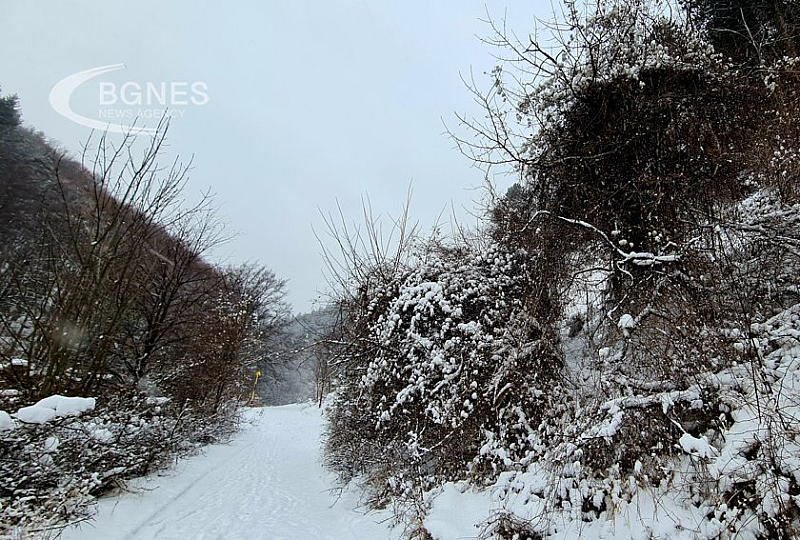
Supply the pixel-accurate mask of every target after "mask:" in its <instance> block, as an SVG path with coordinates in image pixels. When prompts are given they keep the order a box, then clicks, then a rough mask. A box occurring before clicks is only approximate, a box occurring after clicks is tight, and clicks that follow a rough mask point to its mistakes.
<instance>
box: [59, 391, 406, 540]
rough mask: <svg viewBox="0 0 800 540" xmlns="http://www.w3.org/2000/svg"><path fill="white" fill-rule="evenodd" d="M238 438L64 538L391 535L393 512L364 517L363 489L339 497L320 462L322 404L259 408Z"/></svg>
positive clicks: (137, 484) (118, 499) (108, 505)
mask: <svg viewBox="0 0 800 540" xmlns="http://www.w3.org/2000/svg"><path fill="white" fill-rule="evenodd" d="M247 414H248V415H249V417H250V418H251V419H252V420H253V423H252V425H247V424H245V425H244V427H243V429H242V432H240V433H238V434H237V435H236V437H235V439H234V440H233V442H232V443H230V444H227V445H215V446H210V447H208V448H206V449H205V450H204V452H203V454H202V455H199V456H196V457H193V458H190V459H187V460H184V461H182V462H181V463H179V464H178V466H177V467H176V468H175V469H174V470H172V471H170V472H168V473H166V474H165V475H164V476H153V477H148V478H145V479H139V480H136V481H134V482H133V483H132V487H133V488H134V490H135V492H134V493H126V494H123V495H121V496H115V497H109V498H104V499H103V500H101V501H100V503H99V505H98V515H97V517H96V519H95V520H94V521H93V522H90V523H84V524H82V525H80V526H76V527H73V528H71V529H68V530H67V531H65V532H64V534H63V535H62V537H61V538H63V539H64V540H101V539H102V540H115V539H119V540H145V539H147V540H150V539H158V540H171V539H175V540H178V539H180V540H201V539H207V540H212V539H213V540H217V539H226V540H227V539H247V540H254V539H265V540H306V539H309V540H312V539H313V540H317V539H319V540H322V539H328V540H350V539H357V540H372V539H374V540H387V539H391V538H397V537H398V536H399V534H400V531H399V529H398V530H392V529H390V528H389V526H388V525H387V524H385V523H379V522H380V521H382V520H385V519H386V517H387V516H386V515H381V514H374V513H372V514H367V515H365V514H364V509H363V508H361V507H360V506H359V500H358V494H357V493H354V492H345V493H344V494H343V496H342V497H341V498H339V499H338V500H337V493H336V491H335V490H333V487H334V485H335V483H334V477H333V475H331V474H330V473H327V472H326V471H324V470H323V468H322V466H321V465H320V434H321V431H322V428H323V420H322V418H321V415H320V412H319V409H317V408H316V407H313V406H308V405H291V406H287V407H274V408H265V409H253V410H250V411H248V413H247Z"/></svg>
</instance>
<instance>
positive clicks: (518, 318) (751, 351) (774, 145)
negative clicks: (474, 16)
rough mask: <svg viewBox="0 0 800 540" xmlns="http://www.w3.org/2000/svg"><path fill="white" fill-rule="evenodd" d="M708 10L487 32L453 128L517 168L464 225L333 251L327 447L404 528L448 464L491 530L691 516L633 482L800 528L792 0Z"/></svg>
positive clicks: (703, 520) (721, 510) (675, 498)
mask: <svg viewBox="0 0 800 540" xmlns="http://www.w3.org/2000/svg"><path fill="white" fill-rule="evenodd" d="M723 4H725V5H726V6H727V3H720V2H699V1H698V2H687V3H684V5H687V6H689V7H690V8H691V9H688V10H685V11H680V10H679V9H678V6H676V5H674V4H669V3H667V2H647V1H644V0H642V1H636V2H615V1H598V2H592V3H588V4H587V5H583V4H581V5H579V4H578V3H575V2H566V3H565V9H564V14H565V19H566V20H565V21H562V22H560V23H554V24H553V26H552V27H551V28H552V29H553V32H554V34H553V36H554V39H553V41H554V42H555V43H556V45H555V46H554V47H547V46H545V45H544V44H543V42H541V41H539V40H537V39H536V35H535V34H531V35H530V36H529V37H528V38H527V39H525V40H523V41H515V40H512V39H511V37H510V36H509V35H508V34H505V33H503V32H501V31H498V30H497V27H496V26H494V25H493V26H492V28H493V29H495V31H496V34H495V36H493V38H490V39H488V40H487V42H489V43H494V44H495V45H497V46H498V47H500V48H501V50H502V51H503V52H502V54H505V55H506V56H505V59H506V60H507V61H506V62H505V63H503V64H501V65H500V66H498V67H497V68H496V69H495V70H494V71H493V72H492V77H493V81H492V82H493V84H492V87H491V90H489V91H488V92H486V93H482V92H480V91H479V90H478V89H476V88H473V89H472V90H473V93H474V95H475V96H476V98H477V99H478V101H479V102H480V103H482V104H483V105H484V107H485V115H484V116H483V117H482V118H480V119H478V120H475V121H471V120H468V119H463V120H464V125H463V126H462V128H463V130H464V131H465V132H466V133H465V134H463V133H462V134H459V135H457V136H456V140H457V142H458V143H459V146H460V148H461V149H462V151H464V152H465V153H467V154H468V155H470V157H472V158H473V159H474V160H475V161H476V162H478V163H482V164H488V165H489V166H506V167H507V166H509V165H510V166H511V167H512V170H513V172H514V173H516V174H517V175H518V182H517V183H516V184H515V185H514V186H513V187H512V188H511V189H509V190H508V192H507V193H506V194H505V195H504V196H499V197H496V198H495V199H494V200H492V202H491V203H490V205H489V208H488V209H487V214H488V220H487V225H486V228H485V230H484V231H481V232H479V233H476V234H475V235H474V236H472V237H470V236H469V235H466V234H464V235H462V237H461V238H460V239H454V240H452V241H449V242H447V241H446V242H442V241H438V240H437V241H431V242H425V241H420V242H418V244H416V245H413V246H410V245H408V244H406V245H403V246H401V247H402V249H401V250H400V251H402V254H401V255H402V256H398V257H395V258H394V259H393V260H395V261H397V260H400V261H402V264H394V265H392V266H387V265H386V264H385V262H386V258H385V257H384V256H383V255H381V254H380V250H375V249H373V250H372V251H371V252H372V253H378V254H379V256H377V257H372V258H371V257H370V256H369V253H370V250H369V249H367V250H365V251H366V253H367V254H368V255H366V256H364V257H360V258H359V257H353V256H352V255H350V256H348V257H349V258H348V261H349V262H350V268H351V272H350V274H348V277H347V279H340V280H339V283H340V295H341V296H340V301H339V306H340V309H341V312H342V319H341V320H342V324H341V325H340V327H339V329H338V333H335V334H334V335H333V336H332V337H331V340H330V343H331V344H332V348H333V350H334V353H335V354H336V355H338V356H336V357H337V358H338V359H339V364H338V365H340V366H344V369H343V371H341V372H340V377H339V386H338V391H337V392H336V393H335V395H334V399H333V402H332V408H331V410H330V418H331V433H330V439H329V449H328V455H329V458H330V461H331V463H332V464H333V465H334V466H336V467H337V468H339V470H340V471H342V473H343V474H344V476H345V477H346V478H350V477H353V476H358V475H360V476H361V478H362V479H363V480H365V482H366V485H367V486H368V488H369V489H370V490H371V491H372V493H373V495H375V501H377V502H386V501H395V502H396V501H405V502H407V503H409V504H408V505H407V506H405V507H404V508H405V510H409V509H410V511H411V512H412V515H411V518H410V519H411V520H412V524H414V526H413V527H412V529H413V531H415V532H416V533H418V534H420V535H422V536H423V537H424V536H425V534H427V533H426V532H425V531H424V527H423V522H424V514H425V513H426V512H427V510H428V504H429V503H430V494H431V493H434V492H435V489H436V487H437V486H440V485H441V483H442V482H445V481H451V482H454V481H461V480H468V481H469V482H471V483H473V484H474V485H477V486H484V485H491V486H492V493H493V495H492V496H493V497H494V499H493V500H495V502H496V507H495V508H494V514H492V515H489V516H486V517H487V518H488V519H487V520H486V522H485V527H484V529H483V535H484V537H486V538H489V537H492V538H512V537H513V538H517V537H529V538H540V537H546V536H548V535H551V534H556V533H558V534H564V533H563V530H564V527H567V530H570V529H569V527H572V526H573V525H569V524H570V523H574V527H575V528H576V529H575V530H583V528H584V527H589V528H591V527H592V526H593V525H592V524H593V523H595V522H604V521H607V522H614V523H618V522H619V521H618V520H620V519H622V520H629V519H631V516H634V517H635V516H636V515H638V516H639V517H638V518H636V519H639V520H641V521H642V527H644V529H642V530H650V531H652V530H655V528H658V527H667V528H668V529H669V530H670V531H672V532H670V533H664V534H670V535H671V534H675V535H680V534H683V533H682V532H680V531H682V530H684V529H681V527H682V525H681V524H680V523H679V522H680V520H672V517H670V518H669V519H667V521H669V523H666V521H664V522H660V521H658V520H659V519H661V518H659V517H658V514H659V513H658V512H654V511H651V510H647V508H649V507H648V506H646V504H649V503H644V502H642V501H643V500H645V499H644V498H645V497H652V498H656V499H658V500H662V501H664V504H665V505H666V507H667V508H668V510H667V511H666V513H667V514H670V513H674V512H682V513H685V514H686V515H691V516H693V517H692V518H691V519H692V520H694V521H692V523H693V524H694V525H693V526H694V527H696V530H695V529H693V530H694V532H696V533H697V534H698V535H699V536H700V537H703V538H718V537H728V536H731V537H735V536H737V535H739V536H742V537H748V538H768V537H769V538H775V537H780V538H792V537H794V536H795V535H796V534H797V532H798V530H800V511H799V510H798V507H797V506H796V505H795V504H794V503H793V502H792V501H794V500H796V496H797V495H798V494H799V493H800V481H798V478H800V462H798V461H797V460H795V459H794V458H793V457H791V455H792V452H793V450H787V449H794V448H797V446H796V444H797V442H796V441H797V440H798V439H797V437H798V435H800V433H799V432H798V429H797V425H798V424H797V421H798V419H800V410H798V409H797V403H798V397H800V387H798V385H796V384H795V383H794V381H795V379H796V377H795V374H794V368H793V367H792V366H794V365H795V364H796V361H797V356H798V355H797V354H796V352H797V351H796V349H795V345H796V343H795V342H794V341H793V340H794V339H795V338H794V337H793V336H795V334H794V328H795V326H796V323H797V321H798V319H797V317H796V313H797V309H798V306H799V305H800V304H798V302H800V297H798V291H800V287H799V286H800V280H798V277H797V276H798V275H799V274H798V269H800V266H799V265H798V250H797V248H798V246H800V227H798V225H800V220H798V217H797V216H798V210H799V209H798V206H797V204H796V203H797V199H796V196H797V189H796V186H797V173H798V168H797V165H796V159H797V158H796V156H797V154H796V149H797V135H798V133H799V132H798V130H797V125H798V120H797V119H798V117H800V115H798V113H800V109H798V105H800V101H798V94H797V92H798V90H800V88H799V87H798V80H797V78H796V75H795V74H794V68H793V66H795V65H796V61H797V60H796V59H795V58H792V57H791V56H790V55H792V54H793V51H794V45H793V43H795V40H796V36H797V33H796V32H795V31H794V29H793V28H795V26H793V25H794V22H793V20H794V19H793V18H794V13H795V12H796V11H795V10H796V6H795V5H794V3H792V2H774V3H772V2H768V3H763V5H761V4H758V3H756V4H753V5H752V6H749V7H746V8H745V7H744V4H742V5H741V6H739V8H741V9H739V15H740V16H741V17H744V18H741V17H739V18H737V17H734V16H732V15H731V13H732V11H730V10H731V9H733V8H730V9H729V8H727V7H726V8H725V9H727V10H728V11H725V10H723V9H722V8H721V7H720V6H722V5H723ZM767 4H769V5H767ZM737 5H738V4H737ZM737 9H738V8H737ZM740 23H741V24H740ZM742 25H747V26H748V28H749V29H750V31H751V32H752V36H748V38H747V39H744V37H743V35H742V32H741V30H742ZM727 34H731V35H735V36H736V39H733V40H728V39H727V37H726V36H727ZM768 50H769V54H766V52H767V51H768ZM754 53H757V56H758V61H757V62H755V63H754V62H752V56H753V54H754ZM339 244H340V245H344V246H352V245H353V244H354V242H347V241H340V242H339ZM373 245H374V243H368V246H367V247H370V246H373ZM339 273H340V274H341V271H339ZM778 336H784V338H783V339H781V338H779V337H778ZM778 388H780V390H778ZM356 433H357V434H358V436H357V437H354V436H353V434H356ZM456 485H457V486H458V485H462V484H456ZM459 489H460V488H459ZM430 490H433V491H430ZM647 500H650V499H647ZM667 501H669V502H667ZM680 501H684V502H680ZM685 501H691V503H686V502H685ZM723 501H724V504H723ZM434 505H435V502H434ZM637 505H642V506H637ZM656 506H658V505H656ZM642 509H644V510H642ZM673 511H674V512H673ZM626 512H628V513H626ZM637 513H638V514H637ZM645 514H646V515H645ZM623 516H624V517H623ZM406 517H407V518H408V517H409V516H406ZM670 520H672V521H670ZM676 522H677V523H678V525H675V523H676ZM670 527H672V528H670ZM632 530H633V529H632ZM664 530H667V529H664ZM620 534H623V533H622V532H620ZM632 534H633V535H634V536H635V534H634V533H632ZM515 535H518V536H515Z"/></svg>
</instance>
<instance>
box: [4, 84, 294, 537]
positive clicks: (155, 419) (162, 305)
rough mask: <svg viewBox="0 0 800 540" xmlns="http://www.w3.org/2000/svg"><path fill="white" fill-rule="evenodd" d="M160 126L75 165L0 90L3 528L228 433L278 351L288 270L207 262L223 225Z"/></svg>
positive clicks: (95, 146)
mask: <svg viewBox="0 0 800 540" xmlns="http://www.w3.org/2000/svg"><path fill="white" fill-rule="evenodd" d="M165 134H166V126H165V125H162V126H161V127H160V129H159V133H158V135H157V136H156V137H154V138H153V139H152V140H151V141H150V142H149V144H148V145H146V146H144V147H143V146H142V145H141V141H139V144H138V145H137V142H136V141H135V140H134V139H133V138H132V137H125V138H124V140H122V141H121V142H120V141H119V140H114V141H112V140H110V139H106V138H105V137H100V139H99V140H95V141H90V142H89V144H88V145H87V149H86V152H85V154H84V155H83V156H82V159H81V160H80V161H75V160H73V159H72V158H71V157H69V156H66V155H65V153H64V152H62V151H61V150H59V149H58V148H56V147H54V146H53V145H52V144H50V143H49V142H48V141H47V140H46V139H45V137H44V136H43V135H42V134H39V133H36V132H34V131H32V130H31V129H29V128H27V127H24V126H23V125H22V124H21V117H20V111H19V108H18V103H17V100H16V98H14V97H5V98H3V99H2V100H0V389H1V390H2V391H1V392H0V535H3V534H5V533H6V532H8V531H9V530H10V529H9V528H10V527H20V528H19V529H15V530H32V531H34V532H35V531H37V530H38V531H39V532H40V533H41V532H42V531H44V530H45V529H46V528H47V527H49V526H52V525H57V524H58V523H59V522H63V521H64V520H70V519H75V518H76V517H80V516H81V512H82V510H83V505H84V504H85V503H86V502H88V501H90V500H91V498H92V497H94V496H96V495H99V494H101V493H103V492H104V491H107V490H108V489H110V488H112V487H114V486H115V485H117V483H118V482H119V481H120V479H124V478H127V477H130V476H135V475H140V474H144V473H146V472H148V471H149V470H152V469H154V468H157V467H160V466H161V465H163V464H165V463H168V462H169V460H171V459H172V458H173V457H174V456H176V455H178V454H181V453H185V452H188V451H190V450H191V449H193V448H194V447H196V446H197V445H198V444H200V443H207V442H209V441H212V440H216V439H218V438H220V437H224V436H225V435H226V434H227V433H229V432H230V431H231V430H232V429H233V427H234V426H235V421H236V407H237V405H238V404H240V403H246V402H248V401H249V400H250V398H251V397H252V394H253V391H254V374H255V370H256V366H257V365H260V366H270V365H271V362H274V359H273V357H272V355H271V353H272V351H273V349H274V339H273V338H274V336H275V335H277V334H278V333H279V332H280V331H281V329H282V327H283V326H284V324H285V322H286V320H287V319H288V314H289V308H288V306H287V305H286V304H285V302H284V301H283V295H284V281H283V280H281V279H279V278H277V277H276V276H275V275H274V273H273V272H271V271H270V270H268V269H266V268H260V267H256V266H253V265H245V266H241V267H231V268H223V267H219V266H215V265H213V264H211V263H209V262H208V261H207V260H206V259H204V257H205V255H206V254H207V252H208V250H209V249H210V248H211V247H212V246H214V245H215V244H216V243H217V242H219V241H220V240H221V238H222V236H221V233H222V231H221V229H220V227H219V225H220V224H219V223H217V221H216V219H215V218H214V216H213V212H211V210H210V205H209V201H207V200H205V201H202V202H201V203H199V204H198V205H195V206H187V205H186V203H185V202H184V200H183V195H182V188H183V186H184V184H185V182H186V178H187V177H186V174H187V167H185V166H182V165H180V164H177V163H175V164H173V166H172V167H167V168H165V167H163V166H161V165H159V163H158V159H159V157H160V155H161V149H162V146H163V144H164V141H165Z"/></svg>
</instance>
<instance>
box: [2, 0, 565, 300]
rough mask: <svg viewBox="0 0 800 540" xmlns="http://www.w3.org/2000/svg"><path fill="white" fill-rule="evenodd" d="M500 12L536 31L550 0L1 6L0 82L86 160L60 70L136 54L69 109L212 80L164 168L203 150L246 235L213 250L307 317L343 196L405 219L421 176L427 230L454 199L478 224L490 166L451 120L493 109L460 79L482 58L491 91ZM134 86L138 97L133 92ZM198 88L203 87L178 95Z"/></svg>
mask: <svg viewBox="0 0 800 540" xmlns="http://www.w3.org/2000/svg"><path fill="white" fill-rule="evenodd" d="M487 11H488V13H490V14H491V16H492V17H493V18H495V19H502V18H503V17H504V16H505V17H506V18H507V22H508V26H509V27H510V28H512V29H514V30H515V31H517V32H518V33H520V34H522V35H525V34H526V33H527V32H529V31H531V30H532V29H533V20H534V17H535V16H537V15H538V16H539V17H542V18H549V13H550V11H551V7H550V2H549V1H543V0H538V1H535V2H524V3H523V2H518V3H515V4H512V5H507V2H505V1H471V0H469V1H459V2H455V1H452V2H431V1H417V0H414V1H404V2H367V1H357V0H349V1H321V0H320V1H316V2H300V1H285V2H275V1H265V2H224V3H223V2H163V0H162V1H153V0H139V1H137V2H105V1H99V0H97V1H91V2H89V1H74V0H73V1H69V0H59V1H48V2H44V1H18V2H17V1H11V0H0V45H1V46H2V53H0V87H2V91H3V93H16V94H18V95H19V97H20V101H21V104H22V112H23V116H24V119H25V121H26V122H27V123H28V124H29V125H32V126H33V127H35V128H36V129H38V130H40V131H43V132H44V133H45V134H46V135H47V136H48V137H50V138H51V139H53V140H55V141H58V142H59V143H60V145H61V146H62V147H63V148H65V149H67V150H68V151H70V152H72V153H73V154H77V153H78V151H79V149H80V148H81V144H82V143H83V142H85V141H86V140H87V137H88V135H89V133H90V129H89V128H88V127H85V126H82V125H79V124H77V123H75V122H73V121H71V120H68V119H67V118H64V117H62V116H61V115H59V114H58V113H57V112H56V111H55V110H54V109H53V108H52V107H51V105H50V103H49V101H48V96H49V94H50V92H51V90H52V89H53V87H54V85H55V84H56V83H57V82H58V81H60V80H62V79H63V78H65V77H67V76H69V75H72V74H73V73H76V72H80V71H83V70H87V69H90V68H94V67H98V66H105V65H110V64H119V63H124V64H125V68H124V69H120V70H117V71H115V72H113V73H107V74H104V75H101V76H98V77H96V78H95V79H93V80H91V81H88V82H86V83H85V84H83V85H82V86H81V87H80V88H79V89H77V90H76V91H75V92H74V93H73V94H72V97H71V101H70V102H69V103H70V106H71V108H72V109H73V110H74V111H75V112H78V113H81V114H82V115H84V116H91V117H95V118H97V117H98V115H99V114H100V113H99V111H100V110H101V109H103V110H106V109H108V108H114V109H115V110H120V109H123V110H137V111H138V110H141V109H145V110H148V111H152V110H153V109H157V108H158V105H159V104H158V103H154V102H151V103H149V104H148V103H147V102H142V101H139V102H135V101H136V98H135V96H134V95H133V94H124V93H123V92H122V90H121V88H122V85H123V84H125V83H126V82H133V83H136V84H138V85H139V86H140V87H142V88H144V87H146V83H147V82H152V83H154V84H155V85H156V88H160V87H159V86H158V85H160V84H162V83H165V84H167V85H170V84H172V83H175V82H177V83H179V85H178V86H177V87H176V88H177V90H178V91H179V92H180V91H184V90H187V89H188V88H190V86H189V85H190V84H191V83H196V82H199V83H202V84H204V85H206V86H205V88H206V90H205V94H206V95H207V96H208V98H209V99H208V103H206V104H205V105H195V104H191V103H190V104H189V105H187V106H185V107H179V109H180V111H181V113H180V114H182V117H178V118H175V119H173V121H172V124H171V128H170V133H169V148H168V149H167V153H166V154H165V156H164V159H163V162H164V163H168V162H169V161H171V159H172V158H174V157H175V155H180V156H181V157H182V158H185V159H188V158H189V157H191V156H192V155H194V168H193V170H192V172H191V179H190V182H189V185H188V192H187V194H186V195H187V197H188V198H189V199H190V200H192V199H196V198H197V197H199V194H200V193H201V192H203V191H206V190H210V191H211V192H213V193H214V194H215V195H216V197H215V200H216V202H217V204H218V205H219V207H220V217H221V218H222V219H223V220H224V221H225V222H227V223H228V225H229V229H230V231H231V232H235V233H237V235H236V237H235V238H234V239H233V240H231V241H230V242H229V243H227V244H226V245H224V246H222V247H220V248H218V249H216V250H215V252H214V253H213V257H214V258H215V259H216V260H217V261H218V262H227V263H238V262H244V261H258V262H260V263H263V264H265V265H267V266H269V267H270V268H272V269H273V270H275V271H276V273H277V274H278V275H279V276H281V277H284V278H287V279H289V280H290V281H289V293H290V294H289V300H290V301H291V302H292V304H293V306H294V307H295V309H296V310H297V311H305V310H308V309H310V308H311V305H312V301H313V300H314V298H316V297H317V296H318V291H322V290H325V288H326V284H325V280H324V278H323V262H322V259H321V257H320V247H319V244H318V242H317V240H316V239H315V237H314V234H313V232H312V226H313V227H314V228H316V229H317V230H321V229H322V228H323V225H322V219H321V217H320V214H319V212H320V210H322V211H323V212H336V208H337V200H338V202H339V204H340V205H341V207H342V209H343V211H344V213H345V215H346V216H347V217H348V218H352V219H353V220H357V219H358V218H359V214H360V206H361V198H362V197H363V196H368V197H369V198H370V200H371V203H372V207H373V210H374V212H375V213H377V214H383V215H386V214H393V215H396V214H397V212H398V210H399V208H400V207H401V206H402V203H403V201H404V200H405V197H406V192H407V190H408V187H409V184H412V185H413V191H414V195H413V200H412V206H411V212H412V217H413V219H414V220H418V221H419V222H420V224H421V225H423V226H424V227H428V226H429V225H430V224H431V223H432V222H433V221H434V219H435V218H436V217H437V216H438V215H439V214H440V213H441V212H442V211H443V210H444V211H445V213H446V215H449V212H450V210H449V208H450V206H451V205H452V206H454V207H455V208H456V212H457V214H458V215H459V216H460V218H461V219H464V220H469V216H468V212H467V210H471V209H472V208H473V207H474V203H473V202H472V201H473V200H475V199H477V198H479V197H480V193H479V191H478V190H476V188H477V187H479V186H480V185H481V184H482V181H483V173H482V172H481V171H479V170H478V169H476V168H474V167H472V166H471V163H470V162H469V160H467V159H466V158H464V157H463V156H461V155H460V154H459V153H458V151H457V150H455V149H454V144H453V142H452V141H451V140H450V139H449V138H448V137H447V136H446V135H445V134H444V126H443V124H442V120H444V121H445V122H446V123H447V124H448V126H450V127H452V128H457V122H456V119H455V113H456V112H458V113H462V114H464V113H466V114H467V115H470V116H474V115H480V110H479V109H478V108H477V106H476V105H475V104H474V103H473V102H472V98H471V96H470V95H469V92H468V91H467V90H466V88H465V87H464V85H463V83H462V82H461V79H460V76H459V75H460V74H461V75H464V76H469V73H470V70H472V72H473V73H474V76H475V79H476V81H477V82H478V83H479V85H480V86H481V87H482V88H487V87H488V85H489V82H490V81H489V79H488V77H487V76H486V75H484V73H485V72H486V71H488V70H489V69H490V68H491V67H492V65H493V64H494V60H493V59H492V56H491V55H492V53H493V52H496V51H493V50H491V48H490V47H489V46H488V45H485V44H483V43H481V42H480V41H479V39H478V37H479V36H483V37H485V36H488V35H489V29H488V27H487V26H486V25H485V24H484V23H482V22H481V21H480V20H479V19H484V18H485V17H486V13H487ZM100 83H105V84H113V85H114V89H113V91H111V90H109V92H110V93H109V94H107V95H106V97H105V99H106V100H110V99H112V98H111V97H110V96H115V97H116V98H117V101H118V102H117V103H116V104H115V107H100V105H101V104H100V103H99V100H100V99H102V98H101V96H100V90H99V84H100ZM183 83H186V85H185V86H181V84H183ZM106 88H107V89H108V88H109V87H106ZM167 88H169V86H167ZM125 95H127V96H128V100H129V101H134V102H135V103H134V106H128V105H125V104H122V103H121V101H122V99H123V97H125ZM193 96H194V97H201V96H199V95H197V94H191V93H189V94H188V96H187V95H184V94H180V93H179V94H177V95H176V96H172V99H173V101H174V100H181V101H186V100H187V98H190V97H193ZM142 99H143V100H144V99H145V98H142ZM173 109H176V108H175V107H174V106H173ZM138 125H148V123H147V122H145V123H144V124H138ZM149 125H152V122H150V123H149ZM502 182H503V180H502V179H500V183H501V185H502ZM465 209H467V210H465Z"/></svg>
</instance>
